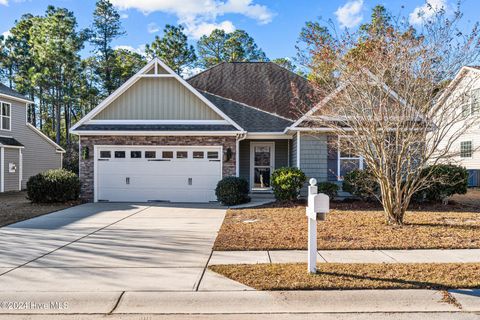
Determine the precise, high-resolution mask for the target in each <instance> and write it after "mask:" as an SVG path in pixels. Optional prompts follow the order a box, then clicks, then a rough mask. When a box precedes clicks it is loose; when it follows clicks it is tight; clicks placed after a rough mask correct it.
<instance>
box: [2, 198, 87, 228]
mask: <svg viewBox="0 0 480 320" xmlns="http://www.w3.org/2000/svg"><path fill="white" fill-rule="evenodd" d="M79 204H80V201H71V202H67V203H39V204H36V203H31V202H30V201H29V200H27V198H26V192H23V191H22V192H6V193H0V227H3V226H6V225H9V224H12V223H15V222H20V221H23V220H27V219H30V218H34V217H38V216H41V215H44V214H47V213H51V212H54V211H58V210H62V209H66V208H70V207H73V206H76V205H79Z"/></svg>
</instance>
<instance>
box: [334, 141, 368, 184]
mask: <svg viewBox="0 0 480 320" xmlns="http://www.w3.org/2000/svg"><path fill="white" fill-rule="evenodd" d="M358 169H363V158H362V157H361V156H359V155H357V154H355V151H354V148H353V145H352V142H351V140H350V139H349V138H348V137H339V138H338V179H339V180H343V177H345V175H346V174H347V173H349V172H350V171H353V170H358Z"/></svg>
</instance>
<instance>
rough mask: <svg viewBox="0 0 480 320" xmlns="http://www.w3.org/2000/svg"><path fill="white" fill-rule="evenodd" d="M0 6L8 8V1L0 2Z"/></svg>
mask: <svg viewBox="0 0 480 320" xmlns="http://www.w3.org/2000/svg"><path fill="white" fill-rule="evenodd" d="M0 4H3V5H4V6H8V0H0Z"/></svg>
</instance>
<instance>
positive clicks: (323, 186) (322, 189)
mask: <svg viewBox="0 0 480 320" xmlns="http://www.w3.org/2000/svg"><path fill="white" fill-rule="evenodd" d="M338 189H339V188H338V185H337V184H335V183H333V182H320V183H319V184H318V193H325V194H326V195H327V196H328V197H329V198H330V200H333V199H334V198H336V197H337V195H338Z"/></svg>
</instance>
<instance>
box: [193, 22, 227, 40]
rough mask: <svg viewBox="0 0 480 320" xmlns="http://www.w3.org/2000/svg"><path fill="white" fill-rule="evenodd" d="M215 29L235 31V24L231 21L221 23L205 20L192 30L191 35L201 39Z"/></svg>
mask: <svg viewBox="0 0 480 320" xmlns="http://www.w3.org/2000/svg"><path fill="white" fill-rule="evenodd" d="M215 29H221V30H224V31H225V32H227V33H230V32H233V31H235V26H234V25H233V23H232V22H231V21H228V20H226V21H222V22H220V23H207V22H203V23H200V24H199V25H197V26H196V28H195V29H194V30H191V31H190V35H191V36H192V37H193V38H195V39H199V38H200V37H201V36H203V35H208V34H210V33H212V31H213V30H215Z"/></svg>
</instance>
